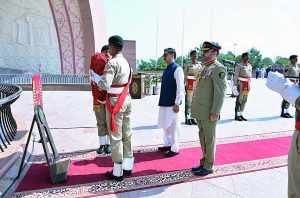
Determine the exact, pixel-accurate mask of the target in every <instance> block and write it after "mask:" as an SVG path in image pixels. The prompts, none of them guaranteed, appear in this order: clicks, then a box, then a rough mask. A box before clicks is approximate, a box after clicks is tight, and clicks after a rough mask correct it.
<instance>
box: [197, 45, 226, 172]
mask: <svg viewBox="0 0 300 198" xmlns="http://www.w3.org/2000/svg"><path fill="white" fill-rule="evenodd" d="M220 49H221V46H219V45H218V44H216V43H214V42H207V41H206V42H204V43H203V47H202V51H203V60H204V62H205V65H204V67H203V69H202V72H201V74H200V76H199V78H198V79H197V85H196V89H195V91H194V96H193V101H192V117H194V118H196V119H197V123H198V128H199V138H200V144H201V149H202V153H203V157H202V158H201V160H200V165H199V166H197V167H194V168H192V171H193V172H194V173H195V175H198V176H206V175H208V174H210V173H212V172H213V166H214V161H215V147H216V126H217V122H218V120H219V118H220V112H221V109H222V106H223V102H224V99H225V94H226V87H227V82H226V81H227V80H226V76H227V72H226V68H225V67H224V65H222V64H221V63H219V62H218V61H217V56H218V54H219V50H220Z"/></svg>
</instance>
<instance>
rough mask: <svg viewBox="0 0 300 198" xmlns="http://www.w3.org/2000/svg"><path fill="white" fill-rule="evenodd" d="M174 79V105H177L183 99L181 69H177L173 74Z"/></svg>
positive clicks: (182, 75)
mask: <svg viewBox="0 0 300 198" xmlns="http://www.w3.org/2000/svg"><path fill="white" fill-rule="evenodd" d="M174 78H175V80H176V86H177V89H176V99H175V104H177V105H179V104H180V103H181V101H182V100H183V98H184V94H185V93H184V74H183V71H182V68H181V67H177V68H176V70H175V72H174Z"/></svg>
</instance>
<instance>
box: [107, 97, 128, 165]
mask: <svg viewBox="0 0 300 198" xmlns="http://www.w3.org/2000/svg"><path fill="white" fill-rule="evenodd" d="M131 109H132V106H131V101H128V100H127V101H126V100H125V102H124V104H123V106H122V107H121V109H120V111H119V112H118V113H117V114H116V116H115V121H116V124H117V127H118V130H117V131H116V132H112V131H111V130H110V113H109V112H108V111H106V120H107V127H108V131H109V136H110V142H111V146H112V148H111V156H112V160H113V162H114V163H121V162H123V159H124V158H132V157H133V151H132V144H131V136H132V131H131V126H130V115H131Z"/></svg>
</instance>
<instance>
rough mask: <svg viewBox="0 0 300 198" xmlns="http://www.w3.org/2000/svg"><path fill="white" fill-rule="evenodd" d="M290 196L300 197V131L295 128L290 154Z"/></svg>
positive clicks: (291, 197)
mask: <svg viewBox="0 0 300 198" xmlns="http://www.w3.org/2000/svg"><path fill="white" fill-rule="evenodd" d="M288 197H289V198H296V197H300V132H299V131H297V130H295V132H294V134H293V138H292V143H291V146H290V151H289V156H288Z"/></svg>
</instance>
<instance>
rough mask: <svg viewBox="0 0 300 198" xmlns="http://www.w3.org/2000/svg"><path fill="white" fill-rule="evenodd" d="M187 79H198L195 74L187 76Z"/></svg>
mask: <svg viewBox="0 0 300 198" xmlns="http://www.w3.org/2000/svg"><path fill="white" fill-rule="evenodd" d="M186 79H188V80H196V78H195V76H187V77H186Z"/></svg>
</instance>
